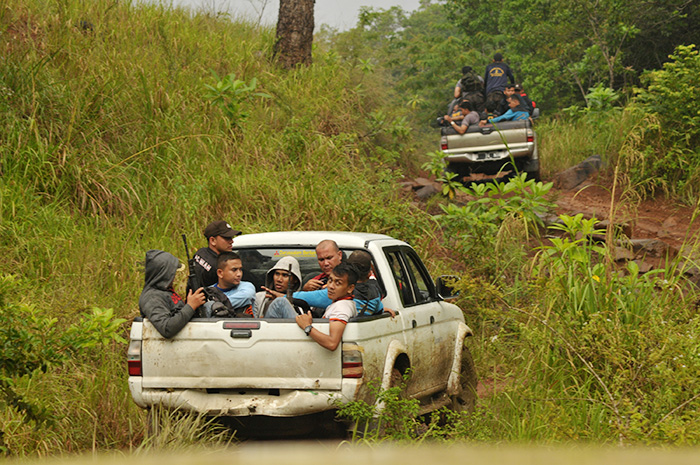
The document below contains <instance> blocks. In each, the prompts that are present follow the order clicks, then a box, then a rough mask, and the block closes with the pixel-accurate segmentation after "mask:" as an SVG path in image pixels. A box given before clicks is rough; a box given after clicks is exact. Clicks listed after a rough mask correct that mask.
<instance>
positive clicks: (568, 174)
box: [554, 155, 602, 190]
mask: <svg viewBox="0 0 700 465" xmlns="http://www.w3.org/2000/svg"><path fill="white" fill-rule="evenodd" d="M601 166H602V162H601V160H600V155H593V156H591V157H588V158H586V159H585V160H583V161H582V162H581V163H579V164H578V165H576V166H572V167H571V168H569V169H567V170H564V171H562V172H561V173H557V174H556V175H554V185H555V186H556V187H557V188H559V189H566V190H568V189H573V188H574V187H576V186H578V185H579V184H581V183H582V182H583V181H585V180H586V179H587V178H588V177H589V176H590V175H591V174H593V173H596V172H597V171H598V170H599V169H600V167H601Z"/></svg>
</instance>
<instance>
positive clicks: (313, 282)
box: [303, 279, 323, 291]
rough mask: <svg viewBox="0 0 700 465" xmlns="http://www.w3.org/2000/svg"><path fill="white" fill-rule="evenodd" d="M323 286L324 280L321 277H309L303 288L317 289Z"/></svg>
mask: <svg viewBox="0 0 700 465" xmlns="http://www.w3.org/2000/svg"><path fill="white" fill-rule="evenodd" d="M322 287H323V281H321V280H319V279H309V280H308V281H307V282H306V284H304V288H303V290H305V291H315V290H317V289H321V288H322Z"/></svg>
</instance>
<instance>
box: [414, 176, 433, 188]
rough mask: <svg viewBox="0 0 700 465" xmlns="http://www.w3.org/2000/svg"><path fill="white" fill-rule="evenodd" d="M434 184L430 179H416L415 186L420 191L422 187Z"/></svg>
mask: <svg viewBox="0 0 700 465" xmlns="http://www.w3.org/2000/svg"><path fill="white" fill-rule="evenodd" d="M432 183H433V181H431V180H430V179H426V178H416V179H414V184H416V185H417V186H418V189H420V187H421V186H429V185H431V184H432Z"/></svg>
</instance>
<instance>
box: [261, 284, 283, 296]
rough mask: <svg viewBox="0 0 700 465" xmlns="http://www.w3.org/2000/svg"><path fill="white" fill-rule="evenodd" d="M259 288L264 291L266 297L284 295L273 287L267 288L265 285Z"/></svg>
mask: <svg viewBox="0 0 700 465" xmlns="http://www.w3.org/2000/svg"><path fill="white" fill-rule="evenodd" d="M261 288H262V290H264V291H265V293H266V297H269V298H271V299H276V298H277V297H283V296H284V295H285V294H283V293H282V292H277V291H275V290H274V289H269V288H267V287H265V286H261Z"/></svg>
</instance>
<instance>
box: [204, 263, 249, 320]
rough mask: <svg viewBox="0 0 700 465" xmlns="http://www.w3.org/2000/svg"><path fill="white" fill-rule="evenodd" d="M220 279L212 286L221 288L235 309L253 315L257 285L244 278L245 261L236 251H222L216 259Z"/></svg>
mask: <svg viewBox="0 0 700 465" xmlns="http://www.w3.org/2000/svg"><path fill="white" fill-rule="evenodd" d="M216 275H217V277H218V281H217V283H216V284H214V285H213V286H212V287H215V288H217V289H219V290H220V291H221V292H223V293H224V294H225V295H226V297H228V300H229V302H231V306H232V307H233V308H234V309H243V310H244V313H247V314H249V315H253V300H254V299H255V286H254V285H253V283H249V282H248V281H242V279H243V262H242V261H241V257H240V256H239V255H238V254H237V253H236V252H222V253H220V254H219V257H218V258H217V261H216Z"/></svg>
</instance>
